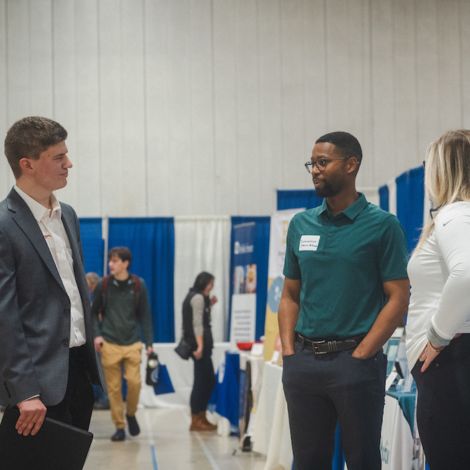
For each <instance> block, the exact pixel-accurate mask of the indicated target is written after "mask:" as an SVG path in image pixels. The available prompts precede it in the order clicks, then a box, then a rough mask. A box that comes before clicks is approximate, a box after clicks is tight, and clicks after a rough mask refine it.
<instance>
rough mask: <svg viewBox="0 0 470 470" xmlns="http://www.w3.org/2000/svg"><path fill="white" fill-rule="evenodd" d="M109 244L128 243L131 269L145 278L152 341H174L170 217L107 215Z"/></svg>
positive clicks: (171, 225) (173, 242) (172, 231)
mask: <svg viewBox="0 0 470 470" xmlns="http://www.w3.org/2000/svg"><path fill="white" fill-rule="evenodd" d="M108 246H109V248H110V249H111V248H113V247H115V246H127V247H128V248H129V249H130V250H131V252H132V264H131V269H130V270H131V272H132V273H134V274H137V275H138V276H140V277H142V278H143V279H144V280H145V283H146V285H147V288H148V291H149V297H150V305H151V308H152V315H153V330H154V341H155V342H173V341H174V340H175V331H174V323H175V320H174V298H173V291H174V281H173V278H174V270H175V269H174V266H175V230H174V220H173V218H172V217H146V218H122V219H121V218H112V219H109V241H108Z"/></svg>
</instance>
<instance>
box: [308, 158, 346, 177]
mask: <svg viewBox="0 0 470 470" xmlns="http://www.w3.org/2000/svg"><path fill="white" fill-rule="evenodd" d="M348 158H350V157H340V158H319V159H318V160H315V161H309V162H305V163H304V166H305V169H306V170H307V173H308V174H311V173H312V170H313V167H314V166H316V167H317V170H318V171H323V170H324V169H325V168H326V167H327V166H328V165H329V164H330V163H331V162H332V161H334V160H347V159H348Z"/></svg>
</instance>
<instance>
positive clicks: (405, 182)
mask: <svg viewBox="0 0 470 470" xmlns="http://www.w3.org/2000/svg"><path fill="white" fill-rule="evenodd" d="M396 185H397V217H398V220H399V221H400V223H401V224H402V226H403V228H404V230H405V233H406V241H407V245H408V251H409V252H411V251H413V250H414V248H415V246H416V243H417V242H418V239H419V235H420V233H421V229H422V228H423V211H424V168H423V167H418V168H413V169H412V170H409V171H406V172H405V173H403V174H401V175H400V176H399V177H398V178H397V179H396Z"/></svg>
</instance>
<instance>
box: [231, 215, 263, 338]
mask: <svg viewBox="0 0 470 470" xmlns="http://www.w3.org/2000/svg"><path fill="white" fill-rule="evenodd" d="M249 222H253V223H254V224H255V225H256V239H255V247H254V250H255V251H254V258H255V263H256V275H257V285H256V330H255V337H256V339H259V338H260V337H261V336H263V335H264V323H265V320H266V299H267V295H268V263H269V231H270V227H271V218H270V217H241V216H236V217H232V229H231V232H230V247H231V249H230V276H232V273H233V268H234V265H233V264H234V263H233V244H234V241H233V226H234V225H238V224H244V223H249ZM232 294H233V282H230V296H229V298H230V299H232ZM231 317H232V302H231V301H230V302H229V321H228V325H229V331H230V321H231ZM227 336H228V335H227Z"/></svg>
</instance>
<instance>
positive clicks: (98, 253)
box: [80, 217, 104, 276]
mask: <svg viewBox="0 0 470 470" xmlns="http://www.w3.org/2000/svg"><path fill="white" fill-rule="evenodd" d="M80 238H81V240H82V247H83V258H84V260H85V272H86V273H88V272H90V271H93V272H95V273H97V274H98V275H99V276H102V275H103V263H104V241H103V233H102V220H101V218H99V217H93V218H81V219H80Z"/></svg>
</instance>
